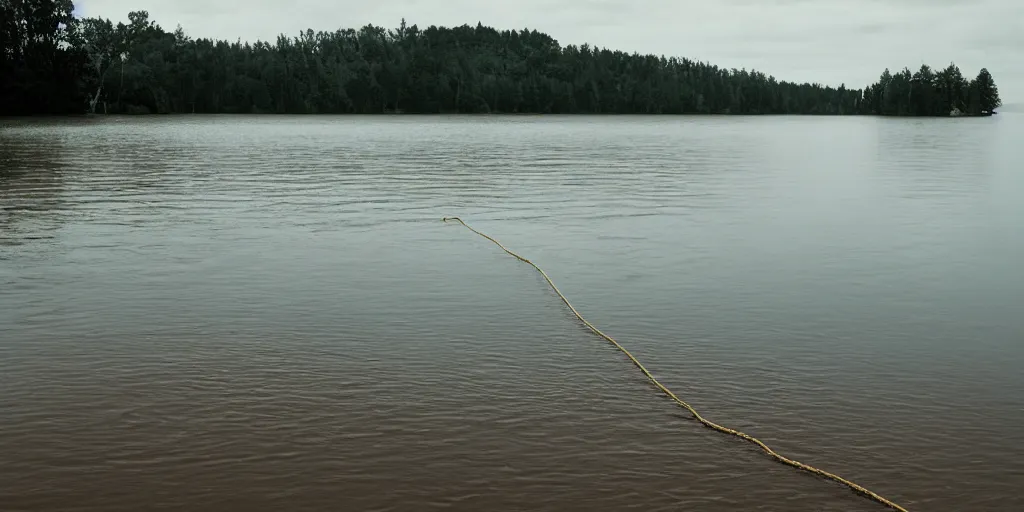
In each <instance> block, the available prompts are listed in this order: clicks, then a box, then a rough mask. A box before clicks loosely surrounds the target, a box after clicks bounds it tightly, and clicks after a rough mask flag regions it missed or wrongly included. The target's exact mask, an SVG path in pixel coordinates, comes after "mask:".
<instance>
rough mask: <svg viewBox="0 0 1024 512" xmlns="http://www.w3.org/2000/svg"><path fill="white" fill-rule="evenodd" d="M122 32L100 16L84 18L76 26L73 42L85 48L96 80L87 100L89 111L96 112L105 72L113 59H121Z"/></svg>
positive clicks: (105, 75)
mask: <svg viewBox="0 0 1024 512" xmlns="http://www.w3.org/2000/svg"><path fill="white" fill-rule="evenodd" d="M123 36H124V34H123V33H122V32H119V31H116V30H115V29H114V25H113V23H111V22H110V20H107V19H102V18H85V19H83V20H82V21H81V23H80V24H79V26H78V32H77V36H76V38H75V43H76V44H77V45H79V46H80V47H81V48H82V49H83V50H85V53H86V55H87V56H88V58H89V63H90V65H91V71H92V72H93V76H92V78H93V79H94V80H95V82H96V85H95V87H96V92H95V93H93V94H92V98H91V99H90V100H89V111H90V112H96V103H97V102H99V100H100V94H101V93H102V92H103V83H104V81H105V80H106V77H107V72H108V71H109V70H110V68H111V66H112V65H113V63H114V61H115V60H121V54H122V53H123V48H124V46H125V42H124V40H123V39H124V37H123Z"/></svg>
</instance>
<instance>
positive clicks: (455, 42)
mask: <svg viewBox="0 0 1024 512" xmlns="http://www.w3.org/2000/svg"><path fill="white" fill-rule="evenodd" d="M72 10H73V9H72V3H71V1H70V0H0V15H2V18H0V20H3V21H2V26H0V49H2V51H3V53H2V57H0V58H2V60H0V73H2V76H3V79H2V82H0V113H3V112H6V113H35V112H41V113H54V112H76V111H83V110H88V111H94V112H108V113H187V112H196V113H250V112H252V113H381V112H424V113H436V112H464V113H478V112H531V113H641V114H682V113H702V114H882V115H950V112H951V111H954V109H956V110H957V111H959V112H964V113H974V114H980V113H982V112H989V111H992V110H993V109H995V108H996V107H998V106H999V97H998V92H997V90H996V87H995V83H994V82H993V81H992V77H991V75H990V74H989V73H988V71H986V70H982V72H981V73H980V74H979V75H978V77H977V78H975V79H974V80H971V81H969V82H968V81H966V80H965V79H964V78H963V77H962V76H961V74H960V71H959V70H958V69H957V68H956V66H953V65H951V66H950V67H949V68H947V69H945V70H942V71H939V72H933V71H932V70H931V69H930V68H928V67H927V66H924V67H922V68H921V70H920V71H919V72H918V73H915V74H911V73H910V71H909V70H904V71H902V72H900V73H897V74H895V75H893V74H890V73H889V71H888V70H886V72H885V73H883V75H882V77H881V79H880V81H879V82H878V83H876V84H874V85H871V86H869V87H868V88H867V89H865V90H864V91H861V90H857V89H847V88H846V87H845V86H840V87H838V88H833V87H826V86H822V85H819V84H806V83H805V84H795V83H790V82H785V81H778V80H776V79H775V78H773V77H771V76H768V75H765V74H763V73H760V72H757V71H747V70H736V69H731V70H730V69H724V68H719V67H717V66H713V65H711V64H707V63H702V62H695V61H691V60H688V59H681V58H665V57H655V56H652V55H639V54H627V53H623V52H620V51H611V50H605V49H598V48H593V47H590V46H588V45H582V46H575V45H568V46H565V47H562V46H561V45H559V43H558V42H557V41H555V40H554V39H552V38H551V37H549V36H547V35H545V34H542V33H539V32H536V31H526V30H523V31H507V30H506V31H497V30H495V29H492V28H488V27H484V26H481V25H477V26H476V27H471V26H461V27H454V28H444V27H433V26H432V27H429V28H427V29H425V30H421V29H419V28H418V27H416V26H415V25H413V26H407V25H406V24H405V21H404V20H403V21H402V24H401V26H400V27H398V28H397V29H393V30H385V29H383V28H381V27H375V26H372V25H371V26H366V27H363V28H362V29H359V30H352V29H347V30H338V31H336V32H316V33H314V32H313V31H311V30H309V31H306V32H304V33H302V34H300V35H299V36H298V37H295V38H289V37H285V36H280V37H278V38H277V40H276V41H275V42H263V41H259V42H256V43H254V44H249V43H242V42H234V43H229V42H227V41H214V40H210V39H192V38H190V37H188V36H187V35H186V34H185V32H184V31H183V30H182V29H181V28H180V27H179V28H178V29H177V30H175V31H174V32H167V31H165V30H164V29H163V28H161V27H160V26H159V25H157V24H156V23H154V22H153V21H151V20H150V19H149V15H148V13H146V12H145V11H138V12H132V13H130V14H129V23H128V24H124V23H118V24H117V25H114V24H113V23H112V22H111V21H110V20H106V19H101V18H85V19H75V18H74V17H73V16H72V15H71V12H72Z"/></svg>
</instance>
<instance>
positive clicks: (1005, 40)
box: [76, 0, 1024, 102]
mask: <svg viewBox="0 0 1024 512" xmlns="http://www.w3.org/2000/svg"><path fill="white" fill-rule="evenodd" d="M76 3H77V5H78V10H79V12H80V13H82V14H84V15H86V16H103V17H109V18H112V19H117V20H124V19H126V18H127V14H128V11H130V10H139V9H145V10H148V11H149V12H150V14H151V16H152V18H153V19H154V20H156V21H157V22H158V23H160V24H161V25H163V26H164V27H165V28H167V29H173V28H174V27H175V26H176V25H178V24H181V25H182V27H184V28H185V30H186V32H188V33H189V34H190V35H192V36H195V37H215V38H222V39H229V40H234V39H239V38H240V39H242V40H256V39H264V40H268V39H269V40H273V39H275V38H276V37H277V35H278V34H280V33H285V34H289V35H294V34H296V33H298V31H299V30H304V29H306V28H312V29H314V30H334V29H337V28H339V27H359V26H362V25H365V24H367V23H373V24H376V25H384V26H387V27H394V26H397V25H398V23H399V20H401V18H402V17H405V18H406V20H407V21H408V22H409V23H410V24H413V23H415V24H418V25H420V26H421V27H425V26H428V25H461V24H465V23H468V24H476V22H478V21H480V22H482V23H484V24H485V25H490V26H493V27H496V28H501V29H505V28H514V29H520V28H535V29H537V30H541V31H543V32H546V33H548V34H550V35H551V36H552V37H554V38H555V39H557V40H558V41H559V42H561V43H562V44H570V43H572V44H582V43H590V44H591V45H594V46H600V47H605V48H610V49H620V50H624V51H629V52H633V51H637V52H641V53H655V54H664V55H670V56H682V57H689V58H693V59H699V60H703V61H709V62H712V63H715V64H719V65H721V66H725V67H730V68H731V67H735V68H747V69H752V68H753V69H758V70H761V71H764V72H766V73H770V74H773V75H775V76H777V77H779V78H782V79H787V80H797V81H809V82H821V83H829V84H839V83H846V84H847V85H848V86H851V87H861V86H863V85H865V84H867V83H869V82H872V81H874V80H875V79H877V77H878V75H879V74H880V73H881V71H882V69H884V68H886V67H888V68H890V69H901V68H903V67H904V66H907V67H910V68H911V69H914V68H917V67H918V66H920V65H921V64H922V63H928V64H931V65H933V66H945V65H946V64H948V63H949V62H950V61H955V62H956V63H957V64H958V65H959V66H960V68H961V69H962V70H963V72H964V74H965V75H967V76H972V75H974V74H975V73H977V71H978V70H979V69H980V68H981V67H983V66H984V67H988V68H989V70H990V71H991V72H992V73H993V75H994V76H995V78H996V81H997V83H998V84H999V86H1000V91H1001V93H1002V95H1003V97H1004V101H1007V102H1014V101H1015V100H1016V98H1021V97H1024V67H1022V66H1021V65H1020V64H1021V61H1022V58H1021V55H1020V53H1021V49H1024V30H1021V28H1022V25H1024V2H1022V1H1020V0H720V1H717V2H711V1H708V0H677V1H673V0H632V1H630V0H561V1H549V0H519V1H517V2H485V1H482V0H374V1H366V0H362V1H359V2H354V1H348V0H290V1H286V2H281V1H270V0H248V1H242V0H78V1H77V2H76Z"/></svg>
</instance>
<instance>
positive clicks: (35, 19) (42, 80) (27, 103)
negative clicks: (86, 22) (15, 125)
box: [0, 0, 84, 114]
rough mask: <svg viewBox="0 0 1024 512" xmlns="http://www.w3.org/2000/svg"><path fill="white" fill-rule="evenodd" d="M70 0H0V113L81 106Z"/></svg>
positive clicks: (50, 111)
mask: <svg viewBox="0 0 1024 512" xmlns="http://www.w3.org/2000/svg"><path fill="white" fill-rule="evenodd" d="M73 10H74V5H73V4H72V3H71V0H0V114H30V113H45V114H63V113H73V112H78V111H81V108H82V105H83V102H82V98H83V96H82V94H81V84H80V80H81V77H80V71H81V69H82V68H83V64H84V58H83V57H84V56H83V54H82V53H81V52H80V50H79V49H78V48H77V47H75V46H74V45H73V44H72V37H71V35H72V34H73V32H74V30H75V26H76V22H77V20H76V19H75V18H74V17H73V16H72V11H73Z"/></svg>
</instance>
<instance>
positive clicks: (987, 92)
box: [974, 68, 1003, 112]
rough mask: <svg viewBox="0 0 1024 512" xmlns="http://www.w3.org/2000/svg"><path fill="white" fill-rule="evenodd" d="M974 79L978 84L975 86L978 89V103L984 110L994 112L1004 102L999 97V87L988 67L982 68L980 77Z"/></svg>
mask: <svg viewBox="0 0 1024 512" xmlns="http://www.w3.org/2000/svg"><path fill="white" fill-rule="evenodd" d="M974 81H975V84H977V85H976V86H975V87H976V88H977V91H978V92H977V94H978V104H979V106H980V107H981V111H982V112H994V111H995V109H997V108H999V107H1000V106H1002V104H1003V102H1002V100H1000V99H999V89H998V88H996V83H995V81H994V80H992V75H991V74H989V72H988V70H987V69H985V68H981V71H980V72H979V73H978V77H977V78H975V79H974Z"/></svg>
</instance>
